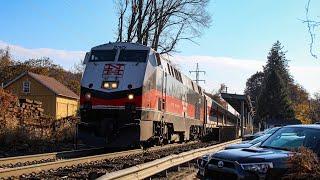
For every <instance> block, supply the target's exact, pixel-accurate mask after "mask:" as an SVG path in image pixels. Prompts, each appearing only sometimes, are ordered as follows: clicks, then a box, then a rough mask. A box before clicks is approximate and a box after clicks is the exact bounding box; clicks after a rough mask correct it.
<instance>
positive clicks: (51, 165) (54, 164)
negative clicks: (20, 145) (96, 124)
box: [0, 142, 197, 179]
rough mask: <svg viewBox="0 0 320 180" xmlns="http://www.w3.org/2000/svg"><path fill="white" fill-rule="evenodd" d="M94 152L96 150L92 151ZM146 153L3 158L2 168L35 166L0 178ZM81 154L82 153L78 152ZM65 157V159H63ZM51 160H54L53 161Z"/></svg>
mask: <svg viewBox="0 0 320 180" xmlns="http://www.w3.org/2000/svg"><path fill="white" fill-rule="evenodd" d="M195 143H197V142H190V143H186V144H170V145H166V146H163V147H159V146H158V147H153V148H150V149H148V150H147V152H153V151H159V150H164V149H170V148H176V147H179V146H184V145H190V144H191V145H192V144H195ZM92 150H94V149H92ZM96 150H97V149H96ZM145 152H146V151H144V150H142V149H135V150H129V151H120V152H115V153H107V154H100V155H94V156H86V157H77V158H73V157H75V154H73V153H74V151H70V152H63V153H47V154H39V155H31V156H21V157H12V158H3V159H0V166H1V165H2V166H5V165H8V164H17V163H18V164H23V163H26V162H34V163H33V164H32V163H31V164H28V163H26V165H25V166H23V165H21V166H17V167H15V166H11V167H9V168H3V169H0V178H4V179H6V178H28V177H29V176H28V175H30V174H32V175H35V174H36V173H41V172H42V173H43V172H48V171H53V170H57V169H62V168H65V167H73V168H75V167H76V166H77V165H79V164H85V165H86V164H90V163H92V162H97V161H102V160H106V159H117V158H121V157H126V156H132V155H137V154H143V153H145ZM76 153H78V154H81V151H79V152H76ZM61 157H64V158H61ZM44 159H47V160H48V161H47V162H42V163H41V161H43V160H44ZM51 159H54V160H52V161H51ZM37 162H40V163H37Z"/></svg>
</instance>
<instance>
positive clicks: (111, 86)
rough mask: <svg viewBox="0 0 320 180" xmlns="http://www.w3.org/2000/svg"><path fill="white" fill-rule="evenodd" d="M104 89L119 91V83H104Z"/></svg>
mask: <svg viewBox="0 0 320 180" xmlns="http://www.w3.org/2000/svg"><path fill="white" fill-rule="evenodd" d="M102 87H103V88H104V89H117V88H118V82H110V81H109V82H108V81H104V82H102Z"/></svg>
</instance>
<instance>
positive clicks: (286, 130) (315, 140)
mask: <svg viewBox="0 0 320 180" xmlns="http://www.w3.org/2000/svg"><path fill="white" fill-rule="evenodd" d="M300 146H304V147H307V148H309V149H311V150H313V151H314V152H315V153H316V154H317V155H318V157H320V126H319V125H290V126H285V127H283V128H281V129H279V130H278V131H276V132H275V133H274V134H272V135H271V136H270V137H269V138H267V139H266V140H265V141H263V142H262V143H261V145H260V146H257V147H251V148H243V149H229V150H222V151H220V152H217V153H214V154H209V155H207V156H206V158H205V159H206V160H207V162H203V163H202V162H201V164H199V172H198V175H199V176H202V177H205V178H206V179H210V178H212V179H228V180H229V179H279V178H281V177H282V176H283V175H284V174H285V173H286V172H287V170H288V168H289V166H288V163H287V162H288V161H287V160H288V157H289V156H290V155H292V154H293V153H294V150H295V149H297V148H298V147H300Z"/></svg>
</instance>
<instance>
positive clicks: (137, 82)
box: [78, 42, 239, 147]
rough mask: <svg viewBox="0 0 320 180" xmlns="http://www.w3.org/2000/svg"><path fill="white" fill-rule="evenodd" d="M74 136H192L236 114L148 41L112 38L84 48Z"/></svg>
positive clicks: (115, 143)
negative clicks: (90, 47) (146, 42)
mask: <svg viewBox="0 0 320 180" xmlns="http://www.w3.org/2000/svg"><path fill="white" fill-rule="evenodd" d="M84 64H85V70H84V73H83V77H82V80H81V94H80V116H81V122H80V124H79V128H78V129H79V130H78V132H79V133H78V134H79V138H80V139H81V140H82V141H85V142H86V143H88V142H89V143H90V144H93V145H104V146H108V147H129V146H136V145H147V144H166V143H172V142H184V141H191V140H197V139H199V138H201V137H204V136H205V135H207V134H209V133H210V132H213V131H215V130H216V129H217V128H219V127H221V126H224V127H225V126H230V127H235V126H236V125H237V123H238V120H239V117H238V115H237V114H236V113H235V112H231V111H230V110H228V109H226V108H225V107H224V106H222V105H220V104H219V103H217V102H216V101H215V100H214V99H213V98H212V97H211V96H210V94H208V93H206V92H205V91H204V89H203V88H202V87H201V86H199V85H198V84H197V83H195V82H194V81H192V80H191V79H190V78H189V77H187V76H186V75H184V74H183V73H181V72H180V71H179V69H178V68H176V67H175V66H174V65H173V64H172V63H171V62H170V60H168V59H166V58H164V57H163V56H162V55H160V54H159V53H158V52H156V51H155V50H153V49H152V48H150V47H148V46H144V45H141V44H138V43H129V42H115V43H107V44H102V45H99V46H96V47H93V48H92V49H91V51H90V52H87V53H86V56H85V59H84Z"/></svg>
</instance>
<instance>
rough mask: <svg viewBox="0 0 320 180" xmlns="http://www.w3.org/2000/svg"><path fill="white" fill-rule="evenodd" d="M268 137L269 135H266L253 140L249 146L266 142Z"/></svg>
mask: <svg viewBox="0 0 320 180" xmlns="http://www.w3.org/2000/svg"><path fill="white" fill-rule="evenodd" d="M269 136H270V135H269V134H266V135H263V136H260V137H258V138H255V139H254V140H252V141H250V142H249V144H257V143H259V142H261V141H264V140H266V139H267V138H268V137H269Z"/></svg>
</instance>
